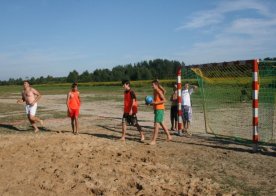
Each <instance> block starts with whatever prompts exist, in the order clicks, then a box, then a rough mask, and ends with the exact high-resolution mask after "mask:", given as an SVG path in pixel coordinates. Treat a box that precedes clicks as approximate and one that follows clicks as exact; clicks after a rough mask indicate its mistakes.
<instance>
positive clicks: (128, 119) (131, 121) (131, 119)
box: [122, 113, 138, 126]
mask: <svg viewBox="0 0 276 196" xmlns="http://www.w3.org/2000/svg"><path fill="white" fill-rule="evenodd" d="M122 123H127V124H128V125H133V126H135V125H137V124H138V120H137V116H136V114H132V115H129V114H128V113H124V115H123V118H122Z"/></svg>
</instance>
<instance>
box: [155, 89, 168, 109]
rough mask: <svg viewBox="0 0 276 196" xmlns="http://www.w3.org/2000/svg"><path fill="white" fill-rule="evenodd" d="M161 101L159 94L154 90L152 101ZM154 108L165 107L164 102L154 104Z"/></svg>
mask: <svg viewBox="0 0 276 196" xmlns="http://www.w3.org/2000/svg"><path fill="white" fill-rule="evenodd" d="M159 101H161V98H160V95H159V94H158V93H157V92H156V91H154V102H159ZM153 108H154V110H164V109H165V104H164V103H160V104H158V105H154V107H153Z"/></svg>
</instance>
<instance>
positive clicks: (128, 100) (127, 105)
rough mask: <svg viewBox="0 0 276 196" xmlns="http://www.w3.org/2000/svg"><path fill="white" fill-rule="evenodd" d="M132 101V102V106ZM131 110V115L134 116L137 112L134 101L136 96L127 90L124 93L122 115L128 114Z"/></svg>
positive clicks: (136, 105) (135, 101)
mask: <svg viewBox="0 0 276 196" xmlns="http://www.w3.org/2000/svg"><path fill="white" fill-rule="evenodd" d="M132 101H134V103H133V106H132V108H131V105H132ZM131 109H132V113H133V114H136V113H137V112H138V103H137V99H136V95H135V93H134V91H133V90H131V89H130V90H128V91H125V92H124V113H129V112H130V110H131Z"/></svg>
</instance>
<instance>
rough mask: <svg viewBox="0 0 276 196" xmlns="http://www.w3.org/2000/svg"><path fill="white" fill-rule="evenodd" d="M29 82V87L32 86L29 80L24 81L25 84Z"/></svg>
mask: <svg viewBox="0 0 276 196" xmlns="http://www.w3.org/2000/svg"><path fill="white" fill-rule="evenodd" d="M25 82H27V83H28V84H29V85H31V83H30V81H29V80H24V81H23V83H25Z"/></svg>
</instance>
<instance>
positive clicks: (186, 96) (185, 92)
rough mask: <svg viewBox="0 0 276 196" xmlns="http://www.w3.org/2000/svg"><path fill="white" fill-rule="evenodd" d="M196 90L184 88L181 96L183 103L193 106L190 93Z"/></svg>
mask: <svg viewBox="0 0 276 196" xmlns="http://www.w3.org/2000/svg"><path fill="white" fill-rule="evenodd" d="M193 92H194V89H193V88H191V89H189V90H188V89H184V90H182V93H181V96H182V103H181V105H187V106H191V97H190V95H191V94H192V93H193Z"/></svg>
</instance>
